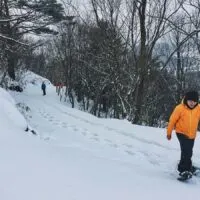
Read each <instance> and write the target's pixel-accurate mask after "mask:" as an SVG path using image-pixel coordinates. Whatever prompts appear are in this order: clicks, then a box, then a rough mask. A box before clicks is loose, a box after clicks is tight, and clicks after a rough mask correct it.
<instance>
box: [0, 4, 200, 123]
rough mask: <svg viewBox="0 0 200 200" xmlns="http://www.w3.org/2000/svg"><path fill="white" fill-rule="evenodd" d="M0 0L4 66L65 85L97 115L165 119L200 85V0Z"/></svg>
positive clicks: (0, 63) (5, 71) (6, 71)
mask: <svg viewBox="0 0 200 200" xmlns="http://www.w3.org/2000/svg"><path fill="white" fill-rule="evenodd" d="M59 2H60V3H58V2H56V0H38V1H36V0H29V1H28V0H17V1H15V0H0V47H1V48H0V69H1V80H0V83H2V82H3V80H4V78H5V76H7V75H8V76H9V77H10V78H12V79H16V76H15V75H16V71H17V70H19V69H22V68H23V69H29V70H31V71H33V72H35V73H37V74H40V75H42V76H44V77H46V78H48V79H49V80H50V81H51V82H52V83H53V84H59V83H62V84H64V85H65V86H66V88H65V91H64V94H65V97H66V98H65V100H68V101H69V102H70V103H71V106H72V107H75V106H76V104H77V103H78V105H79V108H80V109H82V110H85V111H87V112H90V113H92V114H93V115H95V116H98V117H111V118H118V119H124V118H126V119H128V120H130V121H131V122H132V123H135V124H145V125H150V126H163V124H164V123H165V122H166V121H167V120H168V117H169V114H170V113H171V111H172V109H173V108H174V106H175V105H176V104H177V103H179V102H180V101H181V99H182V98H183V95H184V93H185V92H186V91H187V90H189V89H195V90H198V91H199V92H200V83H199V78H200V67H199V64H200V63H199V62H200V60H199V56H200V40H199V32H200V0H88V3H87V4H86V5H79V6H77V4H75V2H73V0H62V1H59Z"/></svg>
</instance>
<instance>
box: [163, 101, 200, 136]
mask: <svg viewBox="0 0 200 200" xmlns="http://www.w3.org/2000/svg"><path fill="white" fill-rule="evenodd" d="M199 120H200V105H199V104H198V105H197V106H196V107H195V108H193V109H189V108H188V107H187V106H186V105H185V104H183V103H182V104H179V105H178V106H176V108H175V109H174V111H173V113H172V114H171V116H170V119H169V124H168V127H167V135H171V134H172V130H173V129H175V131H176V132H177V133H182V134H184V135H186V136H187V137H188V138H190V139H195V137H196V132H197V128H198V123H199Z"/></svg>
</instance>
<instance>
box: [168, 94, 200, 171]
mask: <svg viewBox="0 0 200 200" xmlns="http://www.w3.org/2000/svg"><path fill="white" fill-rule="evenodd" d="M198 102H199V95H198V92H196V91H190V92H187V93H186V94H185V96H184V99H183V101H182V103H181V104H179V105H177V106H176V108H175V109H174V111H173V113H172V114H171V116H170V119H169V123H168V127H167V139H168V140H171V137H172V131H173V129H175V131H176V135H177V138H178V141H179V143H180V149H181V159H180V162H179V164H178V171H179V172H180V174H181V173H184V172H186V171H187V172H192V173H193V172H194V171H195V167H193V166H192V154H193V146H194V141H195V138H196V132H197V128H198V123H199V120H200V105H199V104H198Z"/></svg>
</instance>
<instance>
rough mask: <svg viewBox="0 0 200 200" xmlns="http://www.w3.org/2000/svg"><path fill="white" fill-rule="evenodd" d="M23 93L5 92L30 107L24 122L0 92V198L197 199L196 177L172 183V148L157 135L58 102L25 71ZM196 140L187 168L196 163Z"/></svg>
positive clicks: (175, 150) (175, 149)
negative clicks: (42, 90)
mask: <svg viewBox="0 0 200 200" xmlns="http://www.w3.org/2000/svg"><path fill="white" fill-rule="evenodd" d="M33 79H34V80H35V81H34V82H35V85H33V84H28V87H27V89H26V90H25V91H24V92H23V93H13V92H12V93H11V95H12V96H13V97H14V99H15V101H16V102H18V103H19V102H20V103H23V104H24V105H27V106H29V108H30V109H31V110H30V111H29V112H28V113H27V114H26V117H27V119H28V123H29V125H30V126H32V127H33V128H34V129H35V130H36V131H37V133H38V136H34V135H32V134H31V133H30V132H25V131H24V128H25V127H26V125H27V122H26V120H25V119H24V117H22V115H21V114H19V112H18V111H17V109H16V107H15V102H14V101H13V99H12V97H11V96H10V95H9V94H8V93H7V92H5V91H4V90H2V89H0V101H1V104H0V109H1V112H0V121H1V132H0V152H1V154H0V160H1V164H0V171H1V178H0V199H1V200H27V199H28V200H66V199H67V200H102V199H104V200H133V199H136V200H146V199H148V200H160V199H162V200H169V199H181V200H188V199H198V198H199V186H200V178H198V177H193V178H192V180H190V181H189V182H188V183H181V182H178V181H177V180H176V177H177V173H176V170H175V169H176V164H177V161H178V159H179V156H180V155H179V153H180V152H179V146H178V142H177V139H176V137H175V135H173V140H172V141H171V142H169V141H167V140H166V137H165V130H164V129H158V128H150V127H142V126H136V125H132V124H131V123H129V122H128V121H126V120H116V119H98V118H96V117H95V116H92V115H90V114H87V113H84V112H81V111H79V110H77V109H72V108H70V106H69V105H64V103H63V102H62V103H61V102H60V101H59V98H58V96H57V95H56V92H55V88H54V87H53V86H52V85H51V84H48V81H47V82H46V83H47V96H42V92H41V89H40V84H41V82H42V80H43V78H41V77H39V76H36V75H33V74H30V75H27V76H26V82H33ZM199 146H200V140H199V137H198V139H197V141H196V143H195V148H194V163H195V164H197V165H198V164H199V165H200V150H199Z"/></svg>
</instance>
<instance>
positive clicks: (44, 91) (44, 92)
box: [41, 81, 46, 96]
mask: <svg viewBox="0 0 200 200" xmlns="http://www.w3.org/2000/svg"><path fill="white" fill-rule="evenodd" d="M41 89H42V91H43V96H44V95H46V85H45V83H44V81H43V82H42V86H41Z"/></svg>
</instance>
